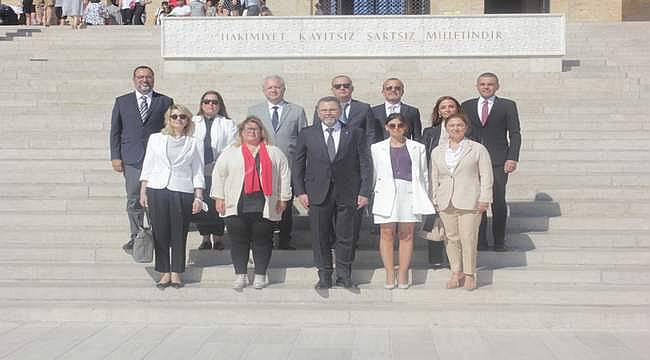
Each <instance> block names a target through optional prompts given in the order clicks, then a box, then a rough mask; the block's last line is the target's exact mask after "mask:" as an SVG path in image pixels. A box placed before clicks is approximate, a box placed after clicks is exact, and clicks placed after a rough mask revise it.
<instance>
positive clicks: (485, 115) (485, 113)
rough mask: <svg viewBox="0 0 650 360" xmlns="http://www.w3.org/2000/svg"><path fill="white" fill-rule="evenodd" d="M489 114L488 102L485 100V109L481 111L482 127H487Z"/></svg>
mask: <svg viewBox="0 0 650 360" xmlns="http://www.w3.org/2000/svg"><path fill="white" fill-rule="evenodd" d="M488 114H489V108H488V101H487V100H483V108H482V109H481V125H483V126H485V123H486V122H487V119H488Z"/></svg>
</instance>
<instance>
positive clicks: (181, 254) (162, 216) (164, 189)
mask: <svg viewBox="0 0 650 360" xmlns="http://www.w3.org/2000/svg"><path fill="white" fill-rule="evenodd" d="M191 117H192V113H190V111H189V110H188V109H187V108H186V107H185V106H183V105H178V104H172V105H171V106H170V107H169V109H168V110H167V112H166V113H165V127H164V128H163V129H162V131H161V132H160V133H157V134H153V135H151V137H149V143H148V144H147V150H146V152H145V156H144V162H143V164H142V173H141V175H140V182H141V187H140V204H141V205H142V206H143V207H145V208H148V210H149V217H150V220H151V226H152V229H153V238H154V244H155V254H156V265H155V269H156V271H158V272H160V273H162V277H161V279H160V281H159V282H158V284H157V286H158V287H159V288H165V287H167V286H170V285H171V286H172V287H175V288H180V287H182V286H183V283H182V280H181V278H180V274H181V273H183V272H185V245H186V243H187V229H188V225H189V223H190V219H191V217H192V214H196V213H198V212H199V211H201V208H202V207H203V200H202V199H203V188H205V183H204V181H205V179H204V177H203V157H202V155H201V152H202V151H203V149H202V146H201V144H200V143H199V141H197V140H196V139H195V138H194V137H192V130H193V126H192V121H191ZM172 214H179V215H180V216H177V215H173V216H172ZM170 248H171V262H170V257H169V255H170Z"/></svg>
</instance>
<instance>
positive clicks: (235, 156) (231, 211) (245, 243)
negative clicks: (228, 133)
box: [210, 116, 291, 289]
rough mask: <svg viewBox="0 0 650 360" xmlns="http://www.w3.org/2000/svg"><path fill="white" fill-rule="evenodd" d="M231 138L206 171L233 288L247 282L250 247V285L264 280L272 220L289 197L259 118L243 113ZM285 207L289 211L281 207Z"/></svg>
mask: <svg viewBox="0 0 650 360" xmlns="http://www.w3.org/2000/svg"><path fill="white" fill-rule="evenodd" d="M237 134H238V136H237V141H236V142H235V144H233V145H232V146H230V147H228V148H226V149H225V150H224V151H223V153H222V154H221V156H219V158H218V159H217V163H216V165H215V167H214V171H213V173H212V190H211V192H210V197H212V198H213V199H214V200H215V207H216V209H217V211H218V212H219V214H221V216H223V217H224V218H225V219H224V220H225V222H226V226H227V227H228V233H229V235H230V239H231V243H232V244H231V250H230V254H231V257H232V263H233V266H234V268H235V282H234V285H233V288H235V289H243V288H244V287H246V286H247V285H248V269H247V266H248V254H249V251H250V249H251V244H252V248H253V259H254V260H255V279H254V281H253V287H254V288H255V289H262V288H264V286H266V284H267V279H266V269H267V267H268V265H269V261H270V260H271V250H272V249H273V242H272V238H273V226H272V225H273V222H276V221H280V219H281V218H282V212H283V211H284V210H285V208H286V207H287V201H288V200H290V199H291V173H290V172H289V163H288V161H287V158H286V157H285V156H284V154H283V153H282V151H280V149H278V148H276V147H275V146H272V145H271V144H269V142H268V136H267V134H266V130H265V129H264V126H263V125H262V121H261V120H260V119H258V118H257V117H255V116H249V117H247V118H246V120H244V121H243V122H242V123H241V124H239V126H238V132H237ZM287 211H289V210H287Z"/></svg>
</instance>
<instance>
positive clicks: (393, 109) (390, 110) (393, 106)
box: [384, 102, 402, 117]
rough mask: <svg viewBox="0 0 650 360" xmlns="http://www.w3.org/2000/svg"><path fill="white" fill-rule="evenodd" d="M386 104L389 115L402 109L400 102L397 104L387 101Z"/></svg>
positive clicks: (387, 114)
mask: <svg viewBox="0 0 650 360" xmlns="http://www.w3.org/2000/svg"><path fill="white" fill-rule="evenodd" d="M384 106H385V107H386V116H387V117H388V116H389V115H390V114H393V113H398V114H399V112H400V110H401V109H402V103H401V102H398V103H397V104H391V103H389V102H385V103H384Z"/></svg>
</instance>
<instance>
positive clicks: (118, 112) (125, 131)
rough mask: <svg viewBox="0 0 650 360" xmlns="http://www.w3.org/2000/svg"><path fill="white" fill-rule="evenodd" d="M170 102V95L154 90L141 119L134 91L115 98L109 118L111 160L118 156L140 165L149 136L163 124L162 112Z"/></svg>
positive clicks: (127, 162) (131, 163)
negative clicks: (145, 114) (146, 111)
mask: <svg viewBox="0 0 650 360" xmlns="http://www.w3.org/2000/svg"><path fill="white" fill-rule="evenodd" d="M172 103H173V100H172V99H171V98H169V97H167V96H165V95H163V94H159V93H157V92H155V91H154V92H153V95H152V97H151V105H150V106H149V114H148V115H147V118H146V119H144V122H143V121H142V119H141V118H140V108H139V105H138V101H137V99H136V97H135V92H130V93H128V94H125V95H122V96H119V97H117V98H116V99H115V105H113V116H112V117H111V132H110V143H111V160H116V159H120V160H122V161H123V162H124V164H128V165H137V164H141V162H142V160H143V159H144V151H145V149H146V148H147V142H148V141H149V136H150V135H151V134H153V133H157V132H159V131H160V129H162V128H163V127H164V126H165V119H164V117H165V111H167V109H168V108H169V106H170V105H171V104H172Z"/></svg>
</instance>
